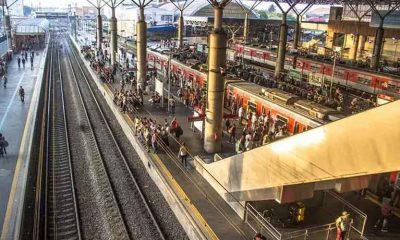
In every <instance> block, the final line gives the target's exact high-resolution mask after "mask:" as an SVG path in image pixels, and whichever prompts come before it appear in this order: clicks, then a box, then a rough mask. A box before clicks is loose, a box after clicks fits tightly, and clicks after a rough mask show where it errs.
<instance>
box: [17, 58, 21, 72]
mask: <svg viewBox="0 0 400 240" xmlns="http://www.w3.org/2000/svg"><path fill="white" fill-rule="evenodd" d="M17 62H18V69H20V67H21V57H19V56H18V59H17Z"/></svg>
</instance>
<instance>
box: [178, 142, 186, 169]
mask: <svg viewBox="0 0 400 240" xmlns="http://www.w3.org/2000/svg"><path fill="white" fill-rule="evenodd" d="M187 155H188V151H187V148H186V144H185V143H184V142H183V143H182V145H181V147H180V148H179V158H180V159H181V163H182V165H183V166H184V167H185V168H186V167H187Z"/></svg>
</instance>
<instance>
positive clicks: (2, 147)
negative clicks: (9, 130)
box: [0, 133, 8, 157]
mask: <svg viewBox="0 0 400 240" xmlns="http://www.w3.org/2000/svg"><path fill="white" fill-rule="evenodd" d="M7 147H8V142H7V141H6V138H5V137H3V134H1V133H0V157H4V154H5V155H7V149H6V148H7Z"/></svg>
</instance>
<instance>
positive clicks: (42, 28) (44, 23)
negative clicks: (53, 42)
mask: <svg viewBox="0 0 400 240" xmlns="http://www.w3.org/2000/svg"><path fill="white" fill-rule="evenodd" d="M15 29H16V32H15V33H16V34H17V35H42V34H45V33H46V32H47V30H48V29H49V21H48V20H47V19H45V18H30V19H26V20H22V21H20V22H18V23H16V24H15Z"/></svg>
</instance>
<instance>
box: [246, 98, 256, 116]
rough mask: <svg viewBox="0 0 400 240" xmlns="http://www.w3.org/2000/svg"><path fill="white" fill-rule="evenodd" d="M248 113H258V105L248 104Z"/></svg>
mask: <svg viewBox="0 0 400 240" xmlns="http://www.w3.org/2000/svg"><path fill="white" fill-rule="evenodd" d="M247 111H248V112H253V113H254V112H256V111H257V105H256V104H255V103H253V102H250V101H249V102H248V105H247Z"/></svg>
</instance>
